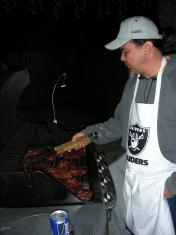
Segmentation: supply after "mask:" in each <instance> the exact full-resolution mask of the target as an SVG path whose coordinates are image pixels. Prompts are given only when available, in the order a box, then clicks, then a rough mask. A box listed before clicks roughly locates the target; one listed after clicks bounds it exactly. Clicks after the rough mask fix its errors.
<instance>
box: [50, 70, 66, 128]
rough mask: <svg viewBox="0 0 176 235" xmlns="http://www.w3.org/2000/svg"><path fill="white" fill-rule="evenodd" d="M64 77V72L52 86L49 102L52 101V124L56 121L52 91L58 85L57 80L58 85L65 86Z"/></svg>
mask: <svg viewBox="0 0 176 235" xmlns="http://www.w3.org/2000/svg"><path fill="white" fill-rule="evenodd" d="M62 78H63V80H62V82H61V79H62ZM65 79H66V73H63V74H62V75H61V76H60V77H59V78H58V79H57V81H56V83H55V85H54V87H53V91H52V95H51V103H52V109H53V123H54V124H57V123H58V121H57V118H56V110H55V105H54V92H55V89H56V87H57V85H58V83H59V82H61V83H60V87H66V84H65Z"/></svg>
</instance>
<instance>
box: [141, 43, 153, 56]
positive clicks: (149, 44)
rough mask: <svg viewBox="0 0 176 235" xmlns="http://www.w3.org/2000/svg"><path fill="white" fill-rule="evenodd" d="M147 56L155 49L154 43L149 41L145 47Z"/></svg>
mask: <svg viewBox="0 0 176 235" xmlns="http://www.w3.org/2000/svg"><path fill="white" fill-rule="evenodd" d="M143 48H144V53H145V55H149V54H150V53H151V51H152V49H153V43H152V42H151V41H147V42H145V43H144V45H143Z"/></svg>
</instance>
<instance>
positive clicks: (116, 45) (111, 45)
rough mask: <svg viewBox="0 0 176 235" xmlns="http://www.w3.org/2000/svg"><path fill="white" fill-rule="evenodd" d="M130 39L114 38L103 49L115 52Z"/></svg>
mask: <svg viewBox="0 0 176 235" xmlns="http://www.w3.org/2000/svg"><path fill="white" fill-rule="evenodd" d="M130 40H131V39H127V38H116V39H115V40H113V41H112V42H110V43H108V44H106V45H105V48H106V49H108V50H116V49H119V48H120V47H122V46H123V45H125V44H126V43H127V42H129V41H130Z"/></svg>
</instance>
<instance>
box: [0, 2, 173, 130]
mask: <svg viewBox="0 0 176 235" xmlns="http://www.w3.org/2000/svg"><path fill="white" fill-rule="evenodd" d="M175 5H176V4H175V1H174V0H169V1H167V2H166V1H164V0H156V1H152V0H140V1H139V0H70V1H66V0H55V1H54V0H13V1H10V0H2V1H1V2H0V29H1V35H0V59H1V77H2V76H3V74H4V73H6V74H7V73H9V76H10V75H11V74H12V73H13V72H14V71H17V70H20V69H22V68H24V67H27V69H28V71H29V74H30V79H31V83H30V85H29V86H28V87H26V88H25V90H24V92H23V94H22V96H21V99H20V100H19V104H18V107H19V108H18V109H19V111H20V112H19V113H20V114H19V117H20V118H21V119H24V118H25V119H29V120H32V121H38V120H40V121H44V122H46V121H48V119H49V118H51V119H52V107H51V95H52V91H53V87H54V85H55V83H56V81H57V79H58V78H59V77H60V76H61V74H62V73H66V74H67V87H66V88H60V87H57V88H56V91H55V94H54V101H55V105H56V114H57V116H58V118H59V120H60V121H61V122H62V123H64V125H65V126H66V127H68V129H69V128H73V129H81V128H84V127H85V126H86V125H88V124H92V123H95V122H100V121H104V120H106V119H107V118H108V117H110V116H111V115H112V114H113V111H114V108H115V107H116V105H117V103H118V102H119V100H120V97H121V94H122V90H123V87H124V84H125V82H126V80H127V79H128V71H127V69H126V67H125V66H124V65H123V64H122V63H121V62H120V54H119V52H118V51H113V52H112V51H108V50H106V49H105V48H104V45H105V44H106V43H108V42H110V41H111V40H113V39H114V38H115V37H116V35H117V32H118V30H119V24H120V22H121V20H123V19H124V18H127V17H130V16H134V15H144V16H147V17H149V18H150V19H152V20H153V21H154V22H155V23H156V24H158V25H160V26H162V27H164V26H167V25H168V24H172V25H174V24H175ZM4 64H5V65H7V69H6V67H5V68H4Z"/></svg>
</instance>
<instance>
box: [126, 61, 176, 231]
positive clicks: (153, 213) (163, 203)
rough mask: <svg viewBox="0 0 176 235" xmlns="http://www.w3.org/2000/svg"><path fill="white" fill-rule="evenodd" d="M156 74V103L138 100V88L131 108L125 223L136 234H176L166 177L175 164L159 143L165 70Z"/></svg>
mask: <svg viewBox="0 0 176 235" xmlns="http://www.w3.org/2000/svg"><path fill="white" fill-rule="evenodd" d="M165 65H166V59H165V58H163V59H162V63H161V68H160V70H159V72H158V75H157V84H156V92H155V100H154V104H143V103H136V102H135V98H136V93H137V88H138V83H139V79H137V81H136V87H135V91H134V96H133V100H132V104H131V109H130V116H129V127H128V133H127V134H128V136H127V137H128V138H127V168H126V172H125V181H124V191H123V193H124V200H125V205H126V224H127V227H128V228H129V229H130V230H131V231H132V232H133V233H134V234H135V235H174V234H175V232H174V228H173V223H172V218H171V214H170V209H169V206H168V203H167V200H166V199H165V198H164V186H165V181H166V179H167V178H168V177H169V176H170V175H171V174H172V172H174V171H176V164H173V163H171V162H170V161H168V160H167V159H166V158H165V157H164V156H163V155H162V153H161V151H160V147H159V143H158V133H157V118H158V104H159V97H160V88H161V79H162V71H163V68H164V66H165Z"/></svg>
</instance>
